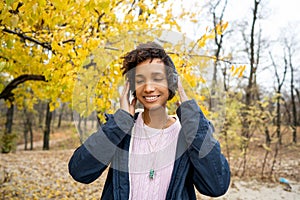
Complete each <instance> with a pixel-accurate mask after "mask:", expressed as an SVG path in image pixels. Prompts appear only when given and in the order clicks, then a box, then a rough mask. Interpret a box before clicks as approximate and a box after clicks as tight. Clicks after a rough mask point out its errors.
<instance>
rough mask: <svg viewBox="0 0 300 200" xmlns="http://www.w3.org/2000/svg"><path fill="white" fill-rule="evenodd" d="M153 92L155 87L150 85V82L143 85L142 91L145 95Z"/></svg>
mask: <svg viewBox="0 0 300 200" xmlns="http://www.w3.org/2000/svg"><path fill="white" fill-rule="evenodd" d="M154 90H155V87H154V84H153V83H151V82H150V81H149V82H147V83H146V84H145V85H144V91H145V92H146V93H151V92H153V91H154Z"/></svg>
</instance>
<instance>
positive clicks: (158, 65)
mask: <svg viewBox="0 0 300 200" xmlns="http://www.w3.org/2000/svg"><path fill="white" fill-rule="evenodd" d="M150 61H151V60H150V59H148V60H145V61H144V62H141V63H140V64H138V65H137V66H136V75H147V74H150V75H151V74H157V73H162V74H165V73H166V72H165V71H166V70H165V65H164V63H163V61H162V60H161V59H159V58H154V59H153V60H152V61H151V62H150Z"/></svg>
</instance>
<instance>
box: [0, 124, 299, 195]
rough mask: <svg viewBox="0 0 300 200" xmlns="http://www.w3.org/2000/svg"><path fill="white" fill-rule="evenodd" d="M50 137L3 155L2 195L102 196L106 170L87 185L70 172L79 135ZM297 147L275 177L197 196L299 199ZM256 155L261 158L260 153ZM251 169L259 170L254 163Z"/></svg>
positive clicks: (233, 184) (249, 180) (62, 133)
mask: <svg viewBox="0 0 300 200" xmlns="http://www.w3.org/2000/svg"><path fill="white" fill-rule="evenodd" d="M68 130H69V129H68ZM68 134H69V136H66V135H68ZM51 139H52V142H50V146H51V149H50V150H49V151H43V150H42V143H41V142H39V141H36V142H35V143H34V150H33V151H24V150H23V149H22V148H23V145H20V146H18V149H17V151H16V152H14V153H9V154H2V155H0V156H1V159H0V199H100V196H101V190H102V188H103V185H104V181H105V177H106V174H104V175H103V176H101V177H100V178H99V179H97V180H96V181H95V182H93V183H92V184H89V185H85V184H80V183H78V182H76V181H74V180H73V179H72V177H70V175H69V173H68V165H67V164H68V161H69V159H70V157H71V155H72V153H73V151H74V149H75V148H76V146H78V145H79V140H78V137H77V136H76V135H72V134H71V133H69V132H68V131H61V130H60V131H58V132H55V133H52V135H51ZM298 150H299V147H298V146H296V147H295V148H293V149H292V150H291V149H290V148H289V149H288V150H287V152H286V153H285V154H284V155H285V156H284V158H282V159H281V160H280V162H281V163H282V164H281V166H283V167H281V168H280V170H282V172H277V176H276V179H275V178H274V180H271V181H270V180H264V181H262V180H261V179H257V178H256V177H250V176H248V177H243V178H238V177H236V176H232V182H231V186H230V188H229V190H228V192H227V193H226V194H225V195H224V196H222V197H219V198H209V197H205V196H203V195H200V194H197V199H233V200H235V199H236V200H238V199H241V200H250V199H255V200H257V199H270V200H271V199H272V200H273V199H274V200H276V199H288V200H293V199H295V200H296V199H300V183H299V169H300V162H299V154H298V152H299V151H298ZM295 152H296V153H295ZM258 155H260V154H258ZM261 155H262V154H261ZM297 155H298V156H297ZM257 159H258V161H260V159H259V156H258V157H257ZM252 170H253V171H254V172H255V170H257V173H260V171H259V170H258V169H255V167H254V168H253V169H252ZM279 175H284V176H285V178H287V179H288V180H289V183H290V185H291V186H292V190H291V191H286V190H284V188H285V187H284V185H281V184H280V183H279V182H278V180H277V178H278V176H279Z"/></svg>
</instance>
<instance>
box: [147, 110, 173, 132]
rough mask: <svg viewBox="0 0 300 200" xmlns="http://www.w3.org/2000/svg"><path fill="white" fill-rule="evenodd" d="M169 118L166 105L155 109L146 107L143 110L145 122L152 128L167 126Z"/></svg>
mask: <svg viewBox="0 0 300 200" xmlns="http://www.w3.org/2000/svg"><path fill="white" fill-rule="evenodd" d="M168 118H169V116H168V113H167V111H166V109H165V108H164V107H161V108H158V109H155V110H148V109H145V110H144V112H143V120H144V123H145V124H146V125H147V126H149V127H151V128H157V129H163V128H166V125H167V122H168Z"/></svg>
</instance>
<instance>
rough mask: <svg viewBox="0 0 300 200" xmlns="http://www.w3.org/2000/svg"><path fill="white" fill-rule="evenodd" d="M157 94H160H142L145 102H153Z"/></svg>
mask: <svg viewBox="0 0 300 200" xmlns="http://www.w3.org/2000/svg"><path fill="white" fill-rule="evenodd" d="M159 96H160V95H151V96H144V99H145V101H146V102H148V103H151V102H155V101H156V100H157V99H158V97H159Z"/></svg>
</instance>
